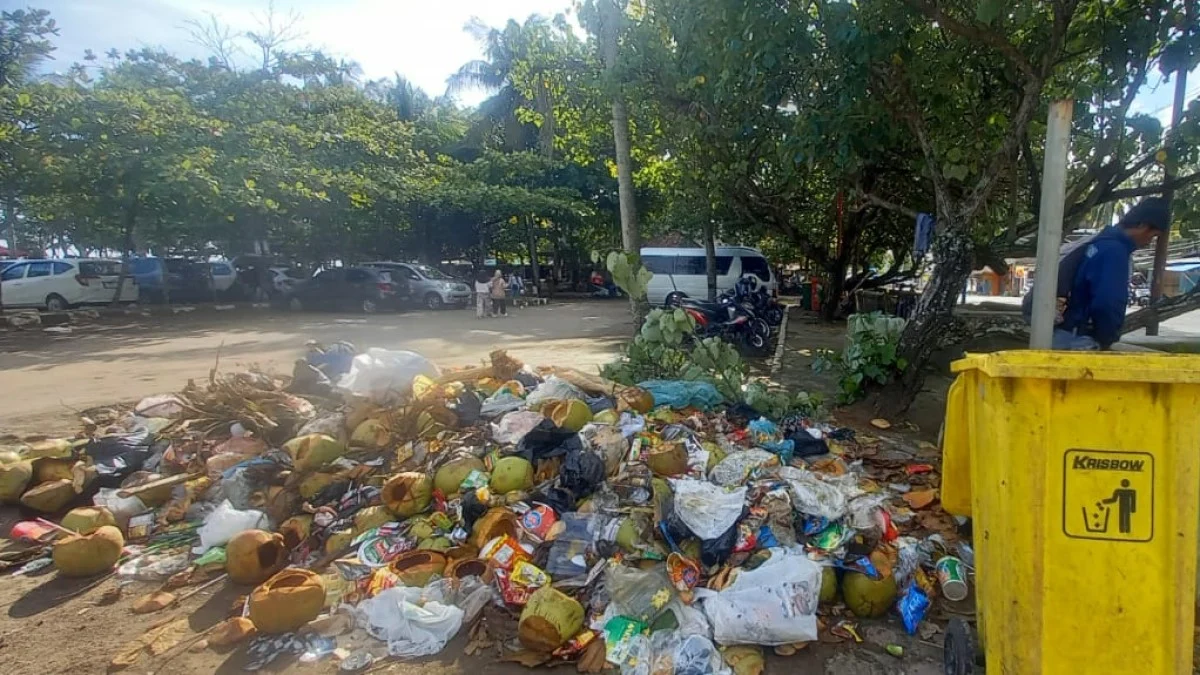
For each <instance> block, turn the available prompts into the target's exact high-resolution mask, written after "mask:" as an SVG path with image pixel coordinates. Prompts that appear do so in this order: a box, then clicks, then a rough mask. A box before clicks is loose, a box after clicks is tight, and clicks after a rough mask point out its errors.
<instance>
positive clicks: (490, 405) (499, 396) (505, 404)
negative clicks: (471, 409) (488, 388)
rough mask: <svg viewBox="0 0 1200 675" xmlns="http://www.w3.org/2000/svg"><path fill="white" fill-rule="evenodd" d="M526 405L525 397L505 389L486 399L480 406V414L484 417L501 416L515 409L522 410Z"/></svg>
mask: <svg viewBox="0 0 1200 675" xmlns="http://www.w3.org/2000/svg"><path fill="white" fill-rule="evenodd" d="M524 407H525V399H523V398H521V397H520V396H517V395H515V394H513V393H512V392H511V391H508V390H507V389H503V390H501V391H498V392H496V393H495V394H492V395H491V396H489V397H487V398H486V399H484V401H483V404H482V405H481V406H480V408H479V414H480V416H482V417H487V418H489V419H490V418H493V417H499V416H501V415H503V414H505V413H511V412H513V411H514V410H520V409H521V408H524Z"/></svg>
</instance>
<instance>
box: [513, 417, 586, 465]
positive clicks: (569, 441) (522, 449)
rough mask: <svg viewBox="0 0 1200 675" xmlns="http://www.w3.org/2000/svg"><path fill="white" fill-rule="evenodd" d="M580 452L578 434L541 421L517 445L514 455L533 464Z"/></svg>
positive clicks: (581, 446)
mask: <svg viewBox="0 0 1200 675" xmlns="http://www.w3.org/2000/svg"><path fill="white" fill-rule="evenodd" d="M582 450H583V440H582V439H580V438H579V434H576V433H575V432H573V431H567V430H566V429H563V428H561V427H559V426H557V425H556V424H554V422H551V421H550V420H548V419H543V420H542V421H541V422H540V423H539V424H538V425H537V426H536V427H534V428H533V429H531V430H530V431H529V433H527V434H525V437H524V438H522V439H521V442H520V443H518V444H517V452H516V454H518V455H520V456H522V457H524V458H525V459H527V460H529V461H531V462H535V461H537V460H541V459H549V458H551V457H558V456H560V455H565V454H567V453H568V452H572V451H582Z"/></svg>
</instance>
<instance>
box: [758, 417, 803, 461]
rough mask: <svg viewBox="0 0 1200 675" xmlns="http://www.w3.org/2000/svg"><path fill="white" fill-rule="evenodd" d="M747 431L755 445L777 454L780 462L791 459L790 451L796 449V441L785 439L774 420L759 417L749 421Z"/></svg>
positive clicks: (792, 451)
mask: <svg viewBox="0 0 1200 675" xmlns="http://www.w3.org/2000/svg"><path fill="white" fill-rule="evenodd" d="M747 431H749V432H750V438H751V439H752V440H753V441H754V444H755V445H757V446H758V447H760V448H762V449H764V450H770V451H771V452H773V453H775V454H777V455H779V461H780V462H782V463H784V464H787V463H789V462H791V461H792V453H794V452H795V451H796V442H795V441H793V440H791V439H787V440H785V439H784V438H783V436H782V435H780V433H779V427H777V426H775V423H774V422H772V421H771V420H769V419H767V418H765V417H760V418H758V419H756V420H752V421H751V422H750V424H749V425H748V426H747Z"/></svg>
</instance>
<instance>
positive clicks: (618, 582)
mask: <svg viewBox="0 0 1200 675" xmlns="http://www.w3.org/2000/svg"><path fill="white" fill-rule="evenodd" d="M605 587H606V588H607V589H608V594H609V596H610V597H611V598H612V602H613V604H614V605H616V608H617V611H618V612H620V614H621V616H626V617H630V618H632V619H636V620H638V621H641V622H642V623H646V624H649V623H652V622H653V621H654V619H656V618H657V617H658V615H659V614H662V613H663V612H665V611H666V609H667V604H668V603H670V602H671V600H672V599H674V597H675V586H674V585H673V584H672V583H671V580H670V579H669V578H668V577H667V575H666V573H665V572H664V571H663V569H662V568H661V567H659V568H656V569H649V570H639V569H634V568H632V567H625V566H624V565H612V566H610V567H609V568H608V572H607V573H606V574H605Z"/></svg>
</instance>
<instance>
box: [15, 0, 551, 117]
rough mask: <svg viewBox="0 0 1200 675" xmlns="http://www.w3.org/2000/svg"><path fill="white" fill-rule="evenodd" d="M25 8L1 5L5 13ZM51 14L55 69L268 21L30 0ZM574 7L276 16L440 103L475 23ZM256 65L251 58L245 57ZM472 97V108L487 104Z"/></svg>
mask: <svg viewBox="0 0 1200 675" xmlns="http://www.w3.org/2000/svg"><path fill="white" fill-rule="evenodd" d="M18 4H25V3H24V2H22V1H21V0H0V6H5V8H6V9H7V8H8V6H10V5H11V6H16V5H18ZM28 4H29V5H30V6H33V7H37V8H41V9H46V10H49V11H50V14H51V16H52V17H53V18H54V19H55V21H57V22H58V25H59V37H58V38H57V39H56V40H55V43H56V45H57V46H58V50H57V51H56V52H55V54H54V56H55V61H53V62H52V63H51V64H50V65H49V67H50V69H51V70H65V69H66V67H67V66H69V65H70V64H71V63H73V62H75V61H79V60H82V58H83V54H84V50H85V49H92V50H93V51H94V52H96V54H97V55H101V56H102V55H103V54H104V52H106V51H108V50H109V49H110V48H114V47H115V48H116V49H117V50H118V51H122V52H123V51H125V50H127V49H136V48H139V47H143V46H148V47H164V48H166V49H167V50H168V51H170V52H172V53H174V54H177V55H179V56H183V57H197V58H206V57H207V56H208V53H207V52H206V51H205V50H204V48H202V47H200V46H198V45H196V44H194V43H193V42H192V40H191V37H190V36H189V33H188V30H187V22H188V21H189V20H198V21H205V22H207V21H208V16H209V15H215V16H216V17H217V20H218V21H219V22H220V23H222V24H226V25H228V26H229V27H230V28H232V29H234V31H237V32H240V31H246V30H255V29H256V28H258V27H259V26H260V25H262V19H263V18H264V17H265V15H266V10H267V0H28ZM571 4H572V3H571V0H278V1H277V2H276V3H275V9H276V15H277V16H280V17H285V16H286V15H287V14H288V13H289V12H291V11H294V12H295V13H296V14H297V15H299V16H300V21H299V23H298V25H297V27H298V28H299V30H300V31H301V32H302V33H303V37H302V39H301V40H298V41H297V46H312V47H316V48H320V49H322V50H324V51H326V52H327V53H329V54H330V55H331V56H336V57H340V58H345V59H347V60H352V61H356V62H358V64H359V65H360V66H361V67H362V69H363V75H364V76H365V77H366V78H367V79H377V78H384V77H391V76H392V74H393V73H397V72H398V73H400V74H401V75H403V76H405V77H407V78H408V79H409V80H410V81H412V82H413V83H415V84H416V85H417V86H419V87H421V88H422V89H424V90H425V91H426V93H428V94H429V95H431V96H439V95H441V94H443V93H444V92H445V90H446V78H447V77H448V76H449V75H450V74H451V73H453V72H454V71H456V70H458V67H459V66H461V65H462V64H464V63H466V62H467V61H471V60H473V59H478V58H480V57H481V56H482V53H481V51H480V47H479V44H478V43H477V42H476V41H475V40H474V38H472V37H471V36H470V35H469V34H468V33H466V32H465V31H464V30H463V27H464V26H465V25H466V23H467V22H468V21H469V20H470V19H471V18H472V17H479V18H480V19H481V20H483V22H484V23H485V24H486V25H489V26H502V25H503V24H504V23H505V22H507V21H508V20H509V19H516V20H518V21H524V20H525V19H526V18H527V17H529V16H530V15H531V14H541V15H543V16H547V17H552V16H554V15H555V14H559V13H566V12H569V11H570V8H571ZM242 59H243V62H244V63H246V64H247V65H249V64H252V63H254V57H253V56H252V55H251V54H250V53H249V52H246V54H245V55H244V56H243V57H242ZM484 96H485V95H484V94H483V93H482V92H463V94H462V95H460V96H459V97H458V100H459V102H460V103H462V104H464V105H474V104H476V103H478V102H479V101H480V100H482V99H483V98H484Z"/></svg>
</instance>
